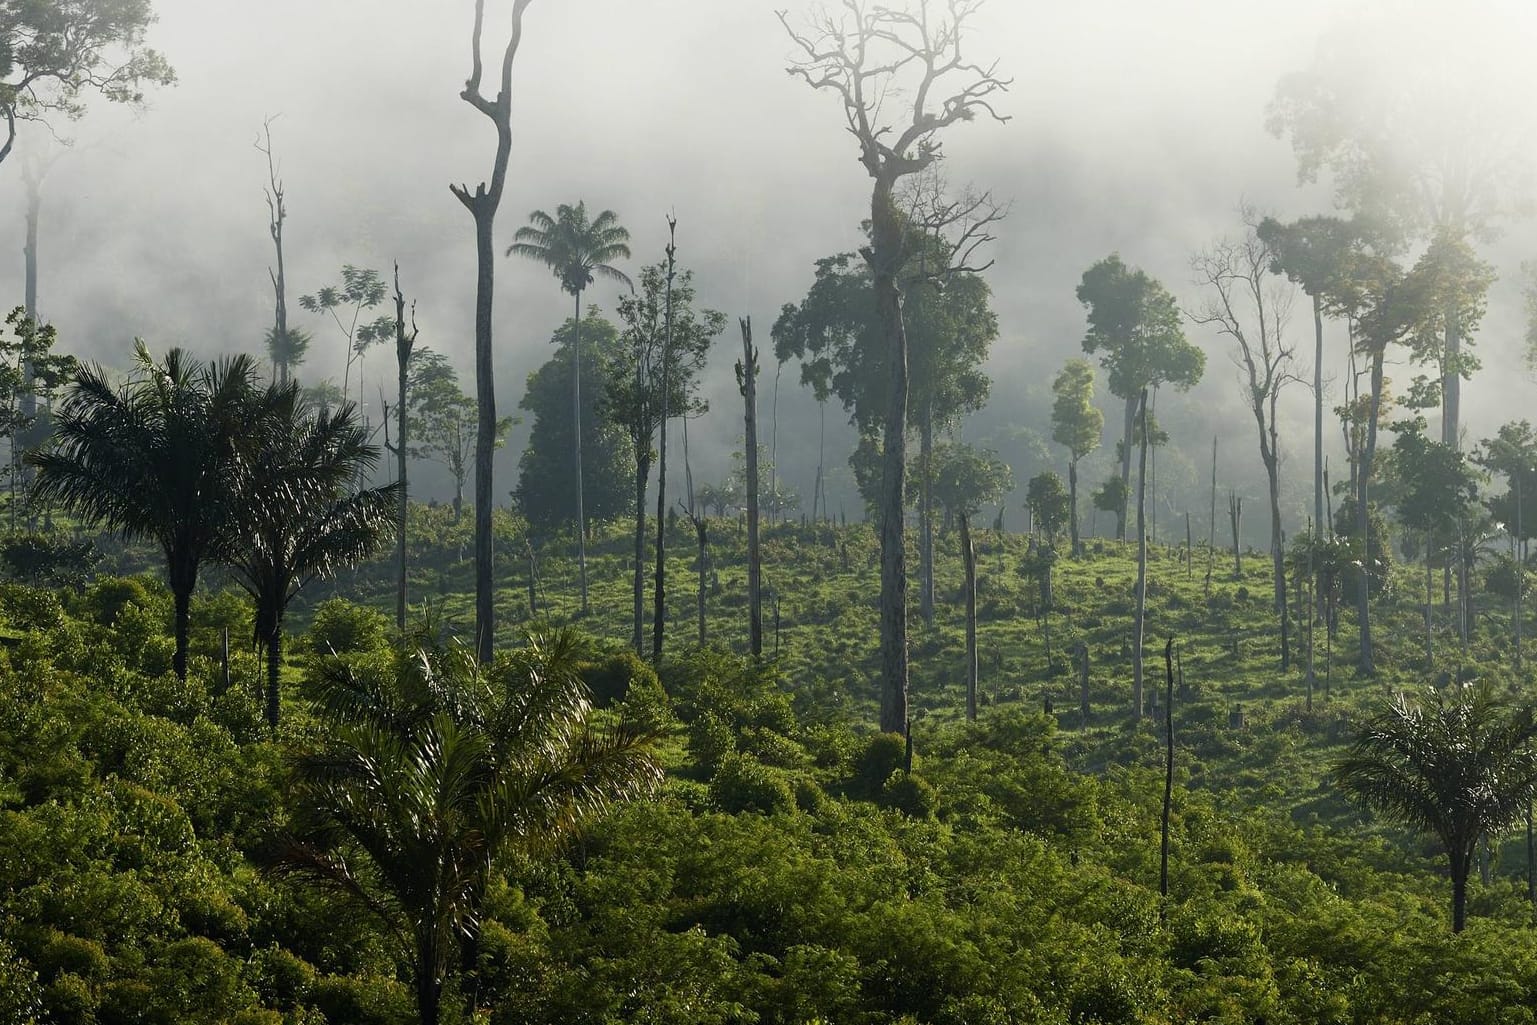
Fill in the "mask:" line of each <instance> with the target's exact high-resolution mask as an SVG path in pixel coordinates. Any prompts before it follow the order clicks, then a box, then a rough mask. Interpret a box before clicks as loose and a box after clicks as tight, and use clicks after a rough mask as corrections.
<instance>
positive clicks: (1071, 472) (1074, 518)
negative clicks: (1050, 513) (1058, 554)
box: [1067, 456, 1083, 559]
mask: <svg viewBox="0 0 1537 1025" xmlns="http://www.w3.org/2000/svg"><path fill="white" fill-rule="evenodd" d="M1067 508H1068V518H1067V519H1068V527H1069V528H1070V530H1071V531H1072V538H1073V558H1075V559H1081V558H1083V539H1082V538H1080V537H1079V536H1078V457H1077V456H1073V457H1072V458H1071V459H1069V460H1068V461H1067Z"/></svg>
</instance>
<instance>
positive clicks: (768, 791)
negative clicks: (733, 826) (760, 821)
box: [710, 754, 795, 815]
mask: <svg viewBox="0 0 1537 1025" xmlns="http://www.w3.org/2000/svg"><path fill="white" fill-rule="evenodd" d="M710 799H711V800H712V801H714V802H715V806H716V807H717V808H719V809H720V810H721V811H724V812H728V813H730V814H733V815H735V814H739V813H741V812H749V811H752V812H762V813H763V814H765V815H773V814H776V813H778V812H787V811H790V810H792V809H793V808H794V807H795V794H794V792H793V791H792V790H791V789H790V784H789V782H788V781H787V780H786V779H785V778H784V776H783V775H781V774H780V773H778V772H776V771H775V770H773V769H771V768H769V767H768V766H766V765H764V764H763V763H762V762H760V761H758V760H757V759H755V758H752V757H750V756H747V755H739V754H733V755H728V756H727V757H726V758H725V759H724V760H723V761H722V762H721V763H720V767H719V768H718V769H716V771H715V778H714V779H712V780H711V781H710Z"/></svg>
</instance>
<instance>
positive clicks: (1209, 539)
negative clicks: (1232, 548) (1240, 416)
mask: <svg viewBox="0 0 1537 1025" xmlns="http://www.w3.org/2000/svg"><path fill="white" fill-rule="evenodd" d="M1216 565H1217V436H1216V435H1215V434H1213V435H1212V436H1211V527H1210V528H1209V529H1208V530H1207V532H1206V593H1207V594H1208V595H1210V594H1211V574H1212V570H1213V569H1214V568H1215V567H1216Z"/></svg>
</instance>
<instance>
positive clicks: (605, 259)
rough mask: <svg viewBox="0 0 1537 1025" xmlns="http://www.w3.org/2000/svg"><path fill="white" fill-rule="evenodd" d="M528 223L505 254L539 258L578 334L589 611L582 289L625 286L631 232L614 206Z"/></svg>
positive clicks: (574, 411)
mask: <svg viewBox="0 0 1537 1025" xmlns="http://www.w3.org/2000/svg"><path fill="white" fill-rule="evenodd" d="M528 220H529V223H528V224H527V225H526V226H524V227H522V228H519V229H518V231H517V234H516V235H514V236H513V238H514V239H515V241H514V242H513V244H512V245H510V246H508V247H507V255H508V256H512V255H513V254H514V253H516V254H517V255H518V256H526V257H528V258H529V259H531V260H537V261H538V262H539V263H542V264H544V265H545V266H546V267H548V268H550V270H552V271H554V272H555V276H556V277H557V278H559V279H560V287H561V290H562V291H564V292H566V293H567V294H568V295H571V296H572V297H574V298H575V300H576V337H575V339H574V340H573V341H572V344H571V415H572V417H573V418H574V420H575V422H576V427H575V430H573V431H572V434H571V436H572V438H573V439H574V441H573V443H572V444H573V448H574V452H573V453H572V457H573V460H574V462H575V464H576V536H577V566H578V570H579V574H580V577H581V586H582V612H583V614H586V612H587V519H586V517H585V515H584V514H583V512H582V292H584V291H585V290H586V289H587V286H588V285H591V284H592V281H593V276H594V275H599V276H601V277H605V278H609V279H611V280H614V281H618V282H621V283H623V284H625V285H628V286H629V287H631V288H632V289H633V288H634V286H633V285H632V284H631V283H630V279H629V277H628V276H627V275H626V274H625V273H624V272H623V271H620V270H616V269H615V268H614V267H613V266H611V264H612V262H613V261H614V260H619V259H625V260H627V259H629V258H630V246H629V241H630V233H629V231H628V230H627V229H625V228H624V227H623V226H622V225H620V223H619V217H618V215H617V214H615V213H614V211H612V210H604V211H603V212H602V213H600V214H598V216H597V217H594V218H593V219H592V220H591V221H588V220H587V204H586V203H577V204H576V206H566V205H565V204H562V205H560V206H558V207H556V208H555V216H554V217H551V216H550V215H549V214H547V213H545V212H544V211H543V210H535V211H534V212H533V213H531V214H529V217H528Z"/></svg>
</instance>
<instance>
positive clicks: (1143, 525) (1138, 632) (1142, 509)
mask: <svg viewBox="0 0 1537 1025" xmlns="http://www.w3.org/2000/svg"><path fill="white" fill-rule="evenodd" d="M1138 417H1139V419H1140V420H1141V421H1142V443H1141V445H1140V446H1139V448H1138V455H1137V613H1136V620H1135V622H1134V623H1133V624H1132V642H1131V643H1132V649H1131V673H1132V676H1131V692H1132V694H1131V697H1132V703H1133V704H1135V705H1136V706H1137V707H1136V714H1135V715H1134V718H1136V719H1139V720H1140V719H1141V718H1142V639H1143V628H1144V627H1145V626H1146V619H1147V510H1146V506H1147V389H1146V388H1144V389H1143V390H1142V398H1141V402H1140V403H1139V404H1138Z"/></svg>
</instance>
